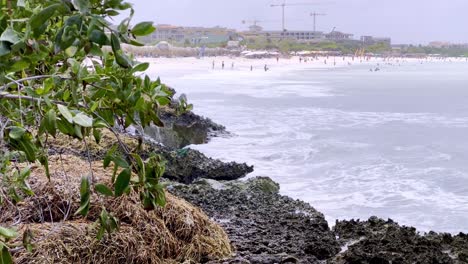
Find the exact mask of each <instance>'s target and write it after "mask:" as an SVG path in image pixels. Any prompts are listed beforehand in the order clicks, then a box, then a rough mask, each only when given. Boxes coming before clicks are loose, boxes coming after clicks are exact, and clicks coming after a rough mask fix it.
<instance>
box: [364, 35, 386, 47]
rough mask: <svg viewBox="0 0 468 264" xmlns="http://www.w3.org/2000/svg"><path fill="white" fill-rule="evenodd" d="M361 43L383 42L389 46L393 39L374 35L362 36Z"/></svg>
mask: <svg viewBox="0 0 468 264" xmlns="http://www.w3.org/2000/svg"><path fill="white" fill-rule="evenodd" d="M361 43H362V44H364V45H374V44H379V43H383V44H386V45H388V46H391V45H392V39H391V38H377V37H373V36H362V37H361Z"/></svg>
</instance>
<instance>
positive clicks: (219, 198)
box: [168, 177, 340, 264]
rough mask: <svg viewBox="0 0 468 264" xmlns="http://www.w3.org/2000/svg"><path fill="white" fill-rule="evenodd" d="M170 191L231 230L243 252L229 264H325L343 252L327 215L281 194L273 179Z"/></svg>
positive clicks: (202, 184)
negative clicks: (324, 263) (322, 263)
mask: <svg viewBox="0 0 468 264" xmlns="http://www.w3.org/2000/svg"><path fill="white" fill-rule="evenodd" d="M168 190H169V191H170V192H172V193H173V194H175V195H177V196H179V197H182V198H184V199H186V200H188V201H189V202H191V203H193V204H195V205H197V206H199V207H200V208H202V209H203V210H204V212H205V213H207V214H208V216H210V217H212V218H213V219H215V221H217V222H218V223H219V224H220V225H221V226H222V227H223V228H224V229H225V230H226V233H227V234H228V236H229V238H230V240H231V242H232V245H233V247H234V248H235V249H236V250H237V256H236V258H234V259H231V260H226V263H268V264H269V263H319V262H320V261H321V260H326V259H329V258H331V257H333V256H334V255H336V254H337V253H338V252H339V251H340V247H339V244H338V242H337V241H336V240H335V237H334V234H333V233H332V232H331V231H330V229H329V227H328V224H327V222H326V221H325V218H324V216H323V214H322V213H320V212H318V211H317V210H315V209H314V208H313V207H311V206H310V205H309V204H307V203H304V202H302V201H298V200H293V199H291V198H289V197H286V196H282V195H280V194H279V193H278V191H279V185H278V184H277V183H275V182H273V181H272V180H271V179H269V178H263V177H260V178H253V179H249V180H247V181H246V182H240V181H233V182H218V181H212V180H201V181H198V182H196V183H195V184H192V185H181V184H173V185H171V186H169V187H168ZM216 263H219V262H216Z"/></svg>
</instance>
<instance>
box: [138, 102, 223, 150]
mask: <svg viewBox="0 0 468 264" xmlns="http://www.w3.org/2000/svg"><path fill="white" fill-rule="evenodd" d="M159 117H160V119H161V121H162V122H163V123H164V127H157V126H150V127H147V128H145V129H144V132H145V134H146V135H147V136H148V137H150V138H152V139H154V140H156V141H157V142H160V143H162V144H164V145H165V146H168V147H171V148H175V149H179V148H183V147H185V146H188V145H191V144H204V143H207V142H208V140H209V138H211V137H214V136H217V135H219V134H223V133H224V134H227V132H226V131H225V127H224V126H221V125H218V124H216V123H214V122H213V121H211V120H210V119H208V118H204V117H201V116H199V115H196V114H194V113H193V112H191V111H190V112H186V113H183V114H181V115H177V114H176V111H175V106H171V107H162V108H160V111H159Z"/></svg>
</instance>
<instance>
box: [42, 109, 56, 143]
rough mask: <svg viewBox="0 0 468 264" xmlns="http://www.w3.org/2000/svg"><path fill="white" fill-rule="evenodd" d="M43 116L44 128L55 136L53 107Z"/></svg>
mask: <svg viewBox="0 0 468 264" xmlns="http://www.w3.org/2000/svg"><path fill="white" fill-rule="evenodd" d="M44 118H45V129H46V130H47V132H49V134H51V135H52V136H53V137H55V135H56V133H57V115H56V113H55V110H54V109H50V110H49V111H48V112H47V114H46V116H45V117H44Z"/></svg>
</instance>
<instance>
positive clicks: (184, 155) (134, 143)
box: [49, 132, 253, 183]
mask: <svg viewBox="0 0 468 264" xmlns="http://www.w3.org/2000/svg"><path fill="white" fill-rule="evenodd" d="M120 138H121V140H122V141H123V142H124V143H125V144H126V145H127V146H128V148H129V149H131V150H134V151H136V152H137V153H139V154H140V155H141V156H142V158H144V159H146V158H147V157H149V155H150V154H151V153H155V154H159V155H161V156H162V157H163V158H164V159H165V160H166V161H167V164H166V171H165V173H164V175H163V177H164V178H167V179H169V180H172V181H177V182H181V183H191V182H193V181H194V180H196V179H198V178H200V177H204V178H209V179H215V180H236V179H239V178H242V177H244V176H246V175H247V174H248V173H250V172H252V171H253V166H249V165H247V164H245V163H236V162H222V161H220V160H218V159H212V158H209V157H207V156H206V155H204V154H203V153H201V152H199V151H197V150H194V149H189V148H184V149H173V148H170V147H167V146H163V145H161V144H158V143H156V142H153V141H148V140H145V142H144V143H142V142H143V140H142V139H141V138H140V137H138V136H132V135H129V134H121V135H120ZM88 142H89V143H88V144H89V149H88V148H86V146H85V145H83V144H81V143H80V142H79V141H77V140H75V139H72V138H69V137H67V136H63V135H60V136H58V137H57V139H54V140H51V142H50V151H49V155H60V154H71V155H77V156H80V157H83V158H85V159H88V154H89V158H90V159H91V160H102V159H104V157H105V155H106V153H107V151H108V150H109V149H111V148H112V146H114V145H115V144H116V143H115V142H116V140H115V138H114V135H112V134H110V133H109V132H106V133H104V134H103V137H102V140H101V142H100V144H96V143H95V142H93V141H92V139H90V140H89V141H88ZM140 143H141V144H140Z"/></svg>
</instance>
